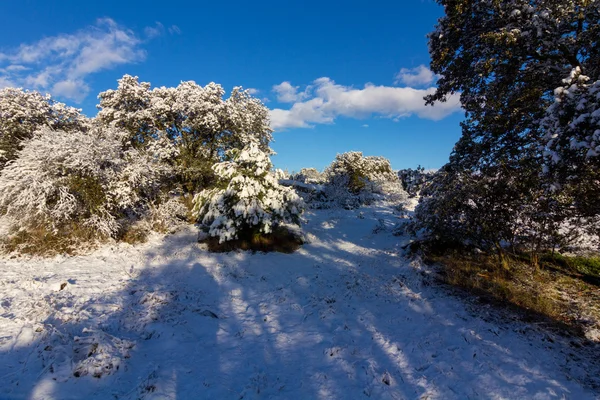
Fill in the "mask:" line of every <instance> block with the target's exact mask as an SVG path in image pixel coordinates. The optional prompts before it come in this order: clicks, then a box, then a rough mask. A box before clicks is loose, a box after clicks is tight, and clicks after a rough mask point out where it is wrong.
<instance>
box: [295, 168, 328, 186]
mask: <svg viewBox="0 0 600 400" xmlns="http://www.w3.org/2000/svg"><path fill="white" fill-rule="evenodd" d="M293 179H294V180H295V181H299V182H303V183H316V184H321V183H325V182H326V181H327V177H326V176H325V175H324V174H322V173H321V172H319V171H318V170H317V169H316V168H302V169H301V170H300V172H298V173H297V174H295V175H294V176H293Z"/></svg>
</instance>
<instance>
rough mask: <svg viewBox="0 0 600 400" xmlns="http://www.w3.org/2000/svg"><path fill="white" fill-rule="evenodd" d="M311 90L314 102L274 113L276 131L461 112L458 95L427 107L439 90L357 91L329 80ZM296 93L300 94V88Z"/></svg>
mask: <svg viewBox="0 0 600 400" xmlns="http://www.w3.org/2000/svg"><path fill="white" fill-rule="evenodd" d="M284 83H286V82H284ZM278 86H280V85H278ZM290 87H291V85H290ZM292 88H293V87H292ZM311 88H312V92H313V95H312V96H311V97H312V98H310V99H308V100H305V101H296V102H295V103H294V104H293V105H292V106H291V108H290V109H287V110H284V109H280V108H277V109H274V110H271V111H270V119H271V127H272V128H273V129H276V130H277V129H285V128H309V127H312V126H314V124H323V123H332V122H334V120H335V119H336V118H337V117H340V116H343V117H348V118H356V119H362V118H367V117H370V116H372V115H379V116H382V117H385V118H391V119H398V118H402V117H408V116H411V115H416V116H418V117H419V118H424V119H430V120H434V121H436V120H440V119H443V118H445V117H447V116H448V115H450V114H452V113H454V112H456V111H459V110H460V102H459V98H458V95H454V96H451V97H450V98H449V99H448V101H446V102H444V103H436V104H435V105H434V106H426V105H425V101H424V100H423V97H424V96H425V95H427V94H431V93H433V92H434V91H435V88H429V89H414V88H410V87H403V88H400V87H390V86H375V85H373V84H367V85H365V86H364V88H362V89H355V88H353V87H350V86H343V85H338V84H336V83H335V82H334V81H333V80H331V79H330V78H327V77H324V78H319V79H317V80H315V81H314V82H313V85H312V86H311ZM294 89H295V90H296V91H297V88H294ZM304 93H307V91H305V92H304Z"/></svg>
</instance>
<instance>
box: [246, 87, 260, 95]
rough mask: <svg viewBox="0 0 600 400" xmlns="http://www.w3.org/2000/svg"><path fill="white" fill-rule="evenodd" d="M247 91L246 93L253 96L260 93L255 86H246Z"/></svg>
mask: <svg viewBox="0 0 600 400" xmlns="http://www.w3.org/2000/svg"><path fill="white" fill-rule="evenodd" d="M246 90H247V91H248V93H250V94H251V95H252V96H254V95H255V94H258V93H260V90H258V89H255V88H248V89H246Z"/></svg>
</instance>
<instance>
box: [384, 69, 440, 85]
mask: <svg viewBox="0 0 600 400" xmlns="http://www.w3.org/2000/svg"><path fill="white" fill-rule="evenodd" d="M395 78H396V79H395V81H394V83H395V84H403V85H406V86H410V87H415V86H416V87H423V86H429V85H431V84H432V83H433V82H434V81H435V80H436V79H437V76H436V75H435V74H434V73H433V72H432V71H431V70H430V69H429V68H427V67H426V66H424V65H419V66H418V67H415V68H402V69H401V70H400V72H398V73H397V74H396V77H395Z"/></svg>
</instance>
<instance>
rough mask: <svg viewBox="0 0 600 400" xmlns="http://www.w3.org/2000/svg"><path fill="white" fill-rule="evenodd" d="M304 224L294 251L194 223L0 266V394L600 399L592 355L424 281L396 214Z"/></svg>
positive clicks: (318, 216)
mask: <svg viewBox="0 0 600 400" xmlns="http://www.w3.org/2000/svg"><path fill="white" fill-rule="evenodd" d="M307 218H308V224H307V225H306V226H305V232H306V233H307V237H308V239H309V241H310V242H309V243H307V244H306V245H304V246H303V247H302V248H301V249H300V250H299V251H298V252H296V253H294V254H261V253H256V254H252V253H250V252H238V253H226V254H210V253H208V252H207V251H206V250H205V248H204V247H203V245H199V244H197V243H196V242H195V239H196V237H197V233H196V231H195V230H194V229H193V228H192V227H190V228H188V229H185V230H183V231H181V232H179V233H177V234H174V235H171V236H166V237H164V236H158V235H157V236H154V237H152V238H151V240H150V241H149V242H148V243H146V244H144V245H141V246H136V247H132V246H129V245H125V244H122V245H113V246H106V247H103V248H101V249H99V250H97V251H95V252H94V253H93V254H91V255H88V256H77V257H56V258H54V259H50V260H43V259H27V258H17V259H8V260H2V261H0V313H1V315H0V398H2V399H13V398H14V399H21V398H31V399H70V398H86V399H107V398H114V399H138V398H143V399H165V398H166V399H176V398H178V399H186V398H215V399H269V398H311V399H331V398H339V399H362V398H365V399H367V398H375V399H404V398H408V399H415V398H419V399H469V398H535V399H554V398H557V399H560V398H573V399H593V398H598V393H597V392H596V393H595V392H594V389H593V387H595V388H596V390H597V388H598V387H600V386H594V385H597V384H598V371H599V369H598V365H597V364H596V363H595V362H594V358H593V354H592V351H596V354H597V349H590V348H577V346H578V345H577V343H576V342H574V341H573V342H572V344H570V339H565V338H562V337H557V336H553V335H552V334H550V333H548V332H544V331H543V330H542V329H541V328H537V327H535V326H530V325H528V324H525V323H522V322H507V323H500V322H486V320H484V318H482V317H481V316H482V315H488V314H489V313H490V310H489V309H485V308H483V306H482V309H481V310H475V311H477V312H474V307H473V306H472V305H471V306H469V305H468V304H466V303H465V302H463V301H461V300H460V299H457V298H454V297H449V296H448V294H446V293H445V291H443V290H441V289H440V288H439V287H435V286H434V285H431V284H430V282H431V280H430V279H428V271H427V270H426V269H425V268H424V267H423V266H421V265H420V263H419V262H418V261H412V262H411V261H409V260H407V259H406V258H404V257H403V256H402V250H401V248H402V246H403V245H404V244H406V243H407V241H408V239H407V238H398V237H395V236H393V235H392V234H391V232H392V230H393V226H394V224H395V223H397V222H398V218H399V217H398V216H397V215H395V214H394V211H393V209H392V208H388V207H385V206H373V207H369V208H361V209H359V210H354V211H346V210H323V211H316V212H312V213H308V214H307ZM486 319H487V320H488V321H491V320H490V319H489V318H486Z"/></svg>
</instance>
